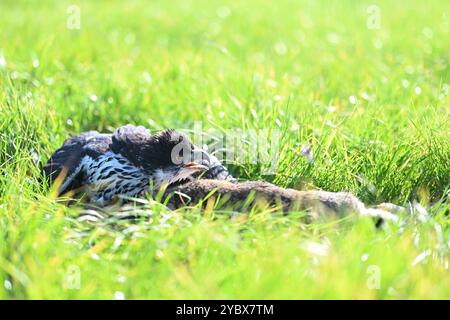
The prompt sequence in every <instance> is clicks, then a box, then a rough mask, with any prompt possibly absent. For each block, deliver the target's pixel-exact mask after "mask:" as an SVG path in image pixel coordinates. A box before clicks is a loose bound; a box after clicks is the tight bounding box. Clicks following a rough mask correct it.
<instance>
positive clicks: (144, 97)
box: [0, 0, 450, 299]
mask: <svg viewBox="0 0 450 320" xmlns="http://www.w3.org/2000/svg"><path fill="white" fill-rule="evenodd" d="M72 4H76V5H78V6H79V8H80V9H81V28H80V29H79V30H78V29H69V28H67V21H68V19H70V18H71V16H70V14H68V13H67V10H68V7H69V5H72ZM373 4H376V5H377V6H378V8H379V9H380V18H381V20H380V28H379V29H371V28H368V27H367V19H368V17H369V15H370V14H368V13H367V8H368V7H369V6H370V5H373ZM449 26H450V5H449V4H448V3H447V2H446V1H438V0H435V1H426V2H424V1H418V0H417V1H416V0H412V1H408V3H407V4H406V3H401V4H400V3H397V2H396V1H334V2H330V1H298V0H295V1H294V0H292V1H290V0H281V1H276V2H275V1H274V2H269V1H264V2H263V1H256V0H250V1H243V2H238V1H226V2H223V1H221V2H219V1H170V2H169V1H154V2H145V1H127V2H126V3H125V2H122V1H17V0H14V1H13V0H3V1H2V2H1V3H0V137H1V138H0V199H1V200H0V298H3V299H19V298H25V299H39V298H56V299H67V298H69V299H72V298H73V299H82V298H94V299H99V298H103V299H114V298H121V297H123V296H124V297H125V298H127V299H136V298H152V299H157V298H168V299H171V298H181V299H183V298H192V299H197V298H210V299H216V298H238V299H239V298H249V299H250V298H258V299H265V298H286V299H295V298H307V299H312V298H326V299H329V298H337V299H343V298H368V299H418V298H439V299H448V298H449V297H450V285H449V283H450V281H449V280H450V276H449V266H448V264H449V243H450V228H449V221H450V220H449V217H448V214H447V215H446V211H447V210H448V208H449V205H448V201H447V202H446V200H445V199H446V191H447V190H448V189H449V186H450V180H449V177H450V131H449V128H450V123H449V122H450V121H449V119H450V107H449V103H450V94H449V91H450V74H449V68H450V47H449V41H448V39H449V38H450V31H449V30H450V27H449ZM196 122H201V123H202V128H203V130H204V131H205V132H209V131H211V130H227V129H228V130H229V129H232V130H236V129H243V130H249V129H254V130H264V129H270V128H272V129H273V128H275V129H277V130H279V131H280V132H281V137H280V139H281V143H280V149H279V150H278V152H277V155H278V159H279V166H278V168H277V171H276V173H275V174H272V175H264V165H255V164H251V163H247V162H245V161H243V162H241V163H230V164H229V167H230V169H231V171H232V173H233V174H234V175H235V176H237V177H239V178H241V179H265V180H268V181H271V182H273V183H276V184H277V185H280V186H283V187H295V188H309V189H312V188H316V189H324V190H330V191H340V190H346V191H351V192H353V193H355V194H356V195H357V196H358V197H360V198H361V199H362V200H363V201H365V202H366V203H368V204H372V203H379V202H393V203H396V204H400V205H404V204H407V203H408V202H411V201H418V202H420V203H422V204H423V205H427V204H428V203H429V202H433V203H437V204H436V205H435V206H433V207H432V208H430V209H429V214H430V219H429V220H428V221H426V222H425V223H418V222H417V221H415V220H414V219H409V220H408V222H407V224H406V225H404V226H398V225H389V226H388V228H386V229H384V230H378V231H376V230H374V227H373V223H372V222H371V221H368V220H364V219H355V218H354V217H350V218H347V219H344V220H342V221H335V220H330V221H322V222H317V223H313V224H311V225H305V224H303V223H302V222H301V219H300V218H299V216H298V214H297V213H293V214H292V215H290V216H282V215H280V214H279V213H269V212H267V211H263V210H261V211H255V212H252V214H251V215H250V216H243V215H237V216H234V217H233V218H230V216H229V213H227V212H223V211H220V210H212V211H208V212H206V213H205V212H204V211H201V210H199V209H198V208H191V209H186V210H180V211H175V212H171V211H168V210H167V209H165V208H164V207H162V206H161V205H158V204H149V205H148V206H149V208H148V210H150V211H151V213H152V216H151V218H148V219H143V220H142V221H141V222H139V223H130V222H124V221H114V220H111V221H106V222H103V223H98V224H95V226H94V227H92V226H91V225H89V224H86V223H80V222H77V221H76V220H75V219H74V218H75V217H76V216H77V214H78V213H79V211H80V208H79V207H76V206H74V207H70V208H68V207H66V206H65V205H64V204H63V203H61V201H58V199H55V197H54V196H52V194H51V192H49V191H48V188H47V186H43V185H42V184H41V183H40V179H39V178H40V166H41V165H42V164H43V163H44V162H45V161H46V160H47V159H48V157H49V156H50V154H51V153H52V151H54V150H55V149H56V148H57V147H58V146H60V145H61V143H62V142H63V141H64V140H65V139H66V138H67V137H68V136H70V135H71V134H75V133H78V132H81V131H85V130H90V129H95V130H100V131H104V132H110V131H112V130H113V129H114V128H115V127H117V126H120V125H123V124H126V123H133V124H141V125H145V126H147V127H148V128H150V129H152V130H158V129H162V128H166V127H174V128H185V129H192V128H193V126H194V123H196ZM308 141H311V145H312V149H313V151H314V155H315V160H314V162H313V163H312V164H310V163H308V162H307V161H306V159H305V158H304V157H302V156H301V147H302V145H304V144H306V143H307V142H308ZM447 212H448V211H447ZM78 276H79V277H78ZM377 276H379V277H377ZM77 279H78V280H79V281H78V280H77ZM377 279H378V280H379V283H377V282H378V281H377ZM374 283H375V284H376V285H375V287H374ZM78 284H79V285H78ZM378 284H379V285H378Z"/></svg>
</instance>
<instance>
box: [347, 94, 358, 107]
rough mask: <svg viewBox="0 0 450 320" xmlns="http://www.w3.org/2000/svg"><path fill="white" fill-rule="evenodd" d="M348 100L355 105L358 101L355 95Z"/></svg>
mask: <svg viewBox="0 0 450 320" xmlns="http://www.w3.org/2000/svg"><path fill="white" fill-rule="evenodd" d="M348 101H349V102H350V103H351V104H353V105H355V104H356V103H357V102H358V99H357V98H356V97H355V96H350V97H348Z"/></svg>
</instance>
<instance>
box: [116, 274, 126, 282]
mask: <svg viewBox="0 0 450 320" xmlns="http://www.w3.org/2000/svg"><path fill="white" fill-rule="evenodd" d="M117 281H118V282H120V283H124V282H125V281H127V277H125V276H124V275H122V274H119V275H118V276H117Z"/></svg>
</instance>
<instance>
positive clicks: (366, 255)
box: [361, 253, 369, 262]
mask: <svg viewBox="0 0 450 320" xmlns="http://www.w3.org/2000/svg"><path fill="white" fill-rule="evenodd" d="M367 259H369V254H368V253H364V254H363V255H362V256H361V261H363V262H366V261H367Z"/></svg>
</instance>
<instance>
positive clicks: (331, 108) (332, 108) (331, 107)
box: [328, 106, 336, 112]
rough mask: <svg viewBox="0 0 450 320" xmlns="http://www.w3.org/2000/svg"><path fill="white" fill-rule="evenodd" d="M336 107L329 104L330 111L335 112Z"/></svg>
mask: <svg viewBox="0 0 450 320" xmlns="http://www.w3.org/2000/svg"><path fill="white" fill-rule="evenodd" d="M335 111H336V107H335V106H328V112H335Z"/></svg>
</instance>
